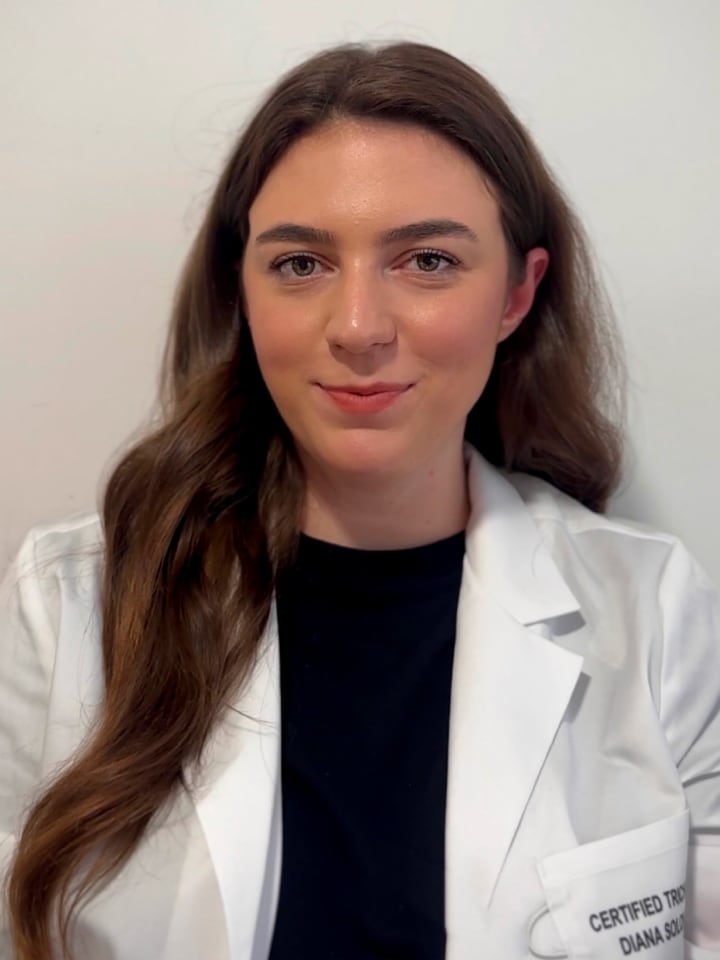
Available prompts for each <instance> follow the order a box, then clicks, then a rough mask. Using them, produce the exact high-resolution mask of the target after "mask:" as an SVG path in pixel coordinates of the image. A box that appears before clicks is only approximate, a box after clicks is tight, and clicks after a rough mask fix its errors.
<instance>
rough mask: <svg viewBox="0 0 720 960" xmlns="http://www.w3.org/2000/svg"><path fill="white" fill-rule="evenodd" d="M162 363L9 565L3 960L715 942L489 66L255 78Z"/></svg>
mask: <svg viewBox="0 0 720 960" xmlns="http://www.w3.org/2000/svg"><path fill="white" fill-rule="evenodd" d="M167 356H168V363H167V371H168V373H167V380H166V394H167V403H166V410H165V413H164V417H163V420H162V422H161V423H160V424H159V425H158V427H157V429H156V430H155V431H154V432H153V433H152V434H151V435H150V436H148V437H147V438H146V439H144V440H143V441H142V442H140V443H139V444H138V445H137V446H135V448H134V449H132V450H131V451H130V453H128V454H127V455H126V456H125V457H124V458H123V460H122V462H121V463H120V464H119V465H118V466H117V468H116V469H115V471H114V473H113V475H112V477H111V478H110V481H109V483H108V486H107V490H106V492H105V499H104V503H103V509H102V516H101V518H99V519H98V518H95V517H86V518H82V519H79V520H74V521H70V522H68V523H66V524H62V525H56V526H52V527H47V528H44V529H43V530H39V531H35V532H34V533H33V534H31V535H30V537H29V538H28V539H27V541H26V543H25V545H24V547H23V549H22V550H21V552H20V555H19V557H18V560H17V563H16V565H15V567H14V569H13V571H11V573H10V575H9V578H8V580H7V586H6V590H7V601H6V604H5V607H6V611H7V612H6V613H5V614H4V616H5V621H4V623H3V628H2V630H3V633H2V646H1V652H2V668H1V669H0V677H1V678H2V679H1V681H0V682H2V684H3V689H2V702H3V708H2V741H1V744H2V756H3V766H2V789H1V790H0V795H1V796H2V807H1V808H0V814H1V817H2V819H1V821H0V829H2V831H3V833H4V834H5V835H6V838H5V842H4V844H3V847H2V849H3V851H4V853H5V855H6V857H7V859H8V862H10V861H11V864H10V868H9V885H8V918H9V934H8V936H9V942H11V943H12V950H13V951H14V955H15V956H16V957H17V958H19V960H31V958H32V960H40V958H42V960H45V958H49V957H51V956H54V955H56V954H55V953H53V950H55V951H57V955H59V949H60V944H64V945H65V946H66V947H67V949H68V951H69V954H70V955H71V956H72V957H73V960H80V958H84V957H92V958H94V960H95V958H113V960H115V958H117V960H120V958H122V960H139V958H143V960H144V958H148V960H150V958H152V960H157V958H165V960H191V958H192V960H195V958H197V957H199V956H208V957H213V958H228V960H251V958H265V957H271V958H272V960H280V958H285V957H294V958H298V957H313V958H323V957H342V958H344V960H347V958H355V957H364V958H367V957H393V958H400V957H413V958H416V957H417V958H419V957H423V958H425V957H427V958H430V957H434V958H439V957H443V956H446V957H447V958H448V960H464V958H469V957H478V956H482V957H490V958H495V957H497V958H511V957H526V956H536V957H547V956H552V957H561V956H581V955H582V956H587V957H616V956H623V955H630V954H632V953H635V952H644V951H648V955H649V956H653V957H658V958H659V957H662V958H666V957H681V956H683V950H684V949H685V950H686V951H687V953H686V954H685V955H687V956H691V957H694V958H705V957H711V956H718V955H720V924H719V922H718V916H720V910H718V903H719V895H718V890H720V847H718V846H717V842H716V838H717V833H718V830H719V829H720V760H719V755H720V651H719V649H718V631H717V619H716V613H715V612H714V611H715V607H714V606H713V602H714V601H713V597H712V593H711V590H710V588H709V586H708V585H707V583H706V580H705V579H704V577H703V574H702V573H701V572H700V571H699V570H698V569H697V567H696V565H695V564H694V562H693V561H692V559H691V558H690V557H689V556H688V555H687V553H686V551H685V550H684V549H683V548H682V546H681V545H679V544H678V543H676V542H674V541H673V540H672V539H671V538H669V537H667V536H664V535H662V534H658V533H653V532H650V531H647V530H644V529H641V528H639V527H637V526H634V525H631V524H628V523H624V522H616V521H612V520H608V519H606V518H605V517H603V516H602V514H601V511H602V510H603V508H604V506H605V504H606V501H607V498H608V496H609V494H610V493H611V492H612V490H613V488H614V486H615V484H616V481H617V478H618V472H619V462H620V443H619V435H618V430H617V427H616V426H615V425H614V423H615V421H614V419H613V416H612V414H611V410H612V401H613V397H614V396H616V393H615V390H616V379H615V380H614V379H613V376H614V374H615V373H617V370H618V362H617V359H616V357H615V355H614V348H613V340H612V335H611V327H610V325H609V322H608V321H607V320H606V318H605V315H604V312H603V305H602V298H601V296H600V294H599V292H598V289H597V286H596V285H595V283H594V281H593V274H592V268H591V263H590V260H589V257H588V254H587V252H586V247H585V245H584V242H583V239H582V232H581V230H580V228H579V226H578V225H577V223H576V221H575V219H574V217H573V215H572V213H571V211H570V209H569V207H568V205H567V203H566V201H565V200H564V198H563V196H562V193H561V192H560V190H559V189H558V187H557V186H556V185H555V183H554V182H553V179H552V177H551V175H550V174H549V172H548V170H547V169H546V167H545V165H544V163H543V161H542V160H541V158H540V156H539V155H538V152H537V150H536V148H535V147H534V146H533V144H532V142H531V141H530V139H529V138H528V135H527V134H526V133H525V132H524V130H523V129H522V127H521V125H520V124H519V122H518V121H517V119H516V118H514V117H513V115H512V114H511V112H510V111H509V109H508V107H507V106H506V105H505V104H504V102H503V101H502V99H501V98H500V97H499V95H498V94H497V92H496V91H495V90H494V89H493V88H492V87H491V86H490V85H489V84H488V83H487V81H485V80H484V79H483V78H482V77H480V76H479V75H478V74H477V73H475V72H474V71H473V70H472V69H471V68H470V67H468V66H466V65H464V64H462V63H460V62H458V61H457V60H455V59H454V58H453V57H451V56H450V55H448V54H446V53H443V52H441V51H438V50H435V49H433V48H430V47H426V46H422V45H416V44H396V45H391V46H388V47H385V48H383V49H378V50H370V49H366V48H363V47H359V46H347V47H342V48H337V49H334V50H330V51H327V52H325V53H322V54H320V55H317V56H315V57H313V58H311V59H310V60H308V61H307V62H306V63H304V64H302V65H301V66H299V67H298V68H296V69H295V70H293V71H292V72H290V73H289V74H288V75H287V76H286V77H284V78H283V79H282V80H281V82H280V83H279V85H278V86H277V87H276V88H275V90H274V91H273V92H272V93H271V94H270V96H269V97H268V99H267V100H266V102H265V103H264V104H263V105H262V106H261V107H260V108H259V110H258V111H257V113H256V115H255V116H254V118H253V119H252V121H251V122H250V124H249V126H248V128H247V130H246V131H245V132H244V134H243V136H242V137H241V139H240V140H239V142H238V144H237V146H236V148H235V149H234V151H233V153H232V156H231V157H230V159H229V161H228V163H227V166H226V168H225V170H224V172H223V174H222V176H221V178H220V182H219V184H218V186H217V189H216V192H215V195H214V197H213V199H212V202H211V204H210V207H209V210H208V213H207V216H206V219H205V222H204V224H203V226H202V228H201V230H200V232H199V235H198V237H197V240H196V242H195V245H194V248H193V250H192V251H191V254H190V257H189V259H188V262H187V266H186V269H185V271H184V274H183V277H182V280H181V283H180V286H179V291H178V295H177V301H176V304H175V312H174V321H173V327H172V332H171V338H170V343H169V349H168V354H167ZM689 830H691V837H692V840H691V845H690V855H689V858H688V837H689ZM685 940H686V941H687V942H686V944H685V947H683V943H684V941H685ZM7 949H8V950H10V949H11V948H10V947H8V948H7ZM653 951H654V952H653Z"/></svg>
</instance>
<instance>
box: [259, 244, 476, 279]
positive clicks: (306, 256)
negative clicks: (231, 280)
mask: <svg viewBox="0 0 720 960" xmlns="http://www.w3.org/2000/svg"><path fill="white" fill-rule="evenodd" d="M423 256H425V257H427V256H431V257H438V259H440V260H442V261H444V262H445V264H446V265H447V266H446V267H445V269H444V270H418V271H416V272H417V273H425V274H433V273H446V272H447V271H448V270H451V269H453V268H454V267H457V266H459V264H460V261H459V260H456V259H455V257H451V256H450V254H449V253H443V251H442V250H435V249H434V248H432V247H426V248H424V249H423V250H416V251H415V252H414V253H413V254H412V255H411V256H410V257H409V258H408V259H409V260H414V259H416V258H417V257H423ZM293 260H312V261H314V262H315V263H319V262H320V260H319V259H318V257H316V256H315V255H314V254H312V253H286V254H284V255H283V256H282V257H278V259H277V260H274V261H273V262H272V263H271V264H270V270H271V271H272V272H273V273H280V270H281V268H282V267H283V266H284V265H285V264H286V263H292V262H293ZM312 276H314V274H310V275H309V276H308V277H301V276H299V277H296V279H298V280H303V279H308V280H309V279H310V278H311V277H312Z"/></svg>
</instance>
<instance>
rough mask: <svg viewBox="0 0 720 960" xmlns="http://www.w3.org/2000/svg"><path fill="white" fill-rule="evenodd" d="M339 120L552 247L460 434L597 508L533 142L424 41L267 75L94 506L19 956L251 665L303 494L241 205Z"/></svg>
mask: <svg viewBox="0 0 720 960" xmlns="http://www.w3.org/2000/svg"><path fill="white" fill-rule="evenodd" d="M344 118H364V119H368V120H370V119H372V120H376V121H378V122H392V123H402V124H415V125H419V126H421V127H423V128H426V129H428V130H431V131H433V132H434V133H436V134H438V135H440V136H442V137H445V138H446V139H447V140H448V141H449V142H451V143H452V144H454V145H455V146H456V147H458V148H459V149H461V150H462V151H464V153H465V154H467V155H468V156H470V157H471V158H472V159H473V160H474V162H475V163H476V164H477V166H478V168H479V170H480V171H481V173H482V175H483V176H484V178H485V180H486V182H487V184H488V186H489V187H490V189H491V190H492V192H493V194H494V196H495V198H496V200H497V202H498V205H499V208H500V213H501V220H502V227H503V232H504V236H505V240H506V242H507V246H508V251H509V255H510V262H511V264H514V269H515V270H516V271H517V272H518V273H519V274H521V273H522V269H523V263H524V255H525V253H526V252H527V251H528V250H530V249H531V248H532V247H536V246H541V247H545V248H546V249H547V250H548V251H549V253H550V262H549V267H548V270H547V272H546V274H545V276H544V278H543V280H542V281H541V283H540V286H539V288H538V290H537V293H536V297H535V301H534V304H533V307H532V309H531V311H530V313H529V314H528V316H527V317H526V318H525V320H524V322H523V323H522V324H521V325H520V327H519V328H518V330H517V331H516V332H515V333H514V334H513V335H512V336H511V337H509V338H508V339H507V340H505V341H504V342H503V343H501V344H500V345H499V348H498V351H497V355H496V359H495V363H494V367H493V370H492V373H491V376H490V380H489V382H488V384H487V386H486V388H485V390H484V391H483V393H482V396H481V397H480V399H479V400H478V402H477V404H476V405H475V407H474V408H473V410H472V411H471V413H470V416H469V418H468V421H467V428H466V437H467V439H468V441H469V442H471V443H472V444H473V445H474V446H475V447H476V448H477V449H478V450H479V451H480V452H481V453H482V454H483V455H484V456H485V457H486V458H487V459H488V460H490V461H491V462H492V463H495V464H498V465H500V466H502V467H504V468H507V469H508V470H520V471H525V472H529V473H532V474H535V475H537V476H540V477H543V478H544V479H546V480H547V481H549V482H550V483H552V484H554V485H555V486H556V487H558V488H559V489H561V490H563V491H565V492H567V493H568V494H570V495H571V496H572V497H574V498H576V499H577V500H579V501H581V502H582V503H584V504H586V505H587V506H589V507H590V508H591V509H593V510H596V511H601V510H603V509H604V508H605V505H606V502H607V499H608V496H609V495H610V494H611V493H612V491H613V489H614V488H615V486H616V484H617V482H618V479H619V472H620V467H621V437H622V432H621V428H622V402H621V400H622V362H621V357H620V355H619V351H618V348H617V341H616V337H615V334H614V327H613V322H612V316H611V312H610V310H609V308H608V305H607V301H606V298H605V296H604V294H603V291H602V287H601V285H600V284H599V282H598V279H597V275H596V272H595V270H594V267H593V260H592V256H591V254H590V252H589V249H588V243H587V241H586V239H585V236H584V233H583V230H582V228H581V225H580V224H579V222H578V220H577V218H576V216H575V214H574V213H573V211H572V209H571V207H570V205H569V203H568V202H567V200H566V198H565V196H564V194H563V192H562V190H561V189H560V187H559V186H558V184H557V182H556V180H555V179H554V177H553V175H552V173H551V172H550V170H549V169H548V167H547V165H546V164H545V162H544V160H543V158H542V157H541V155H540V153H539V151H538V149H537V147H536V146H535V145H534V143H533V141H532V139H531V138H530V136H529V134H528V133H527V131H526V130H525V128H524V127H523V125H522V124H521V123H520V121H519V120H518V119H517V118H516V116H515V115H514V114H513V112H512V111H511V109H510V108H509V106H508V105H507V104H506V102H505V101H504V99H503V98H502V97H501V95H500V94H499V93H498V92H497V90H496V89H495V88H494V87H493V86H492V84H491V83H490V82H489V81H488V80H487V79H485V78H484V77H483V76H482V75H481V74H479V73H478V72H476V71H475V70H474V69H473V68H471V67H470V66H468V65H467V64H465V63H463V62H461V61H460V60H458V59H456V58H455V57H453V56H452V55H450V54H449V53H446V52H443V51H441V50H438V49H435V48H433V47H431V46H426V45H423V44H417V43H392V44H386V45H383V46H376V47H372V46H366V45H360V44H347V45H343V46H339V47H334V48H332V49H329V50H325V51H323V52H321V53H318V54H316V55H314V56H312V57H310V58H309V59H307V60H306V61H305V62H303V63H301V64H300V65H299V66H297V67H295V68H294V69H292V70H291V71H290V72H288V73H287V74H286V75H285V76H283V77H282V78H281V79H280V81H279V82H278V83H277V85H276V86H275V87H274V88H273V89H272V90H271V92H270V93H269V95H268V96H267V97H266V99H265V100H264V101H263V102H262V103H261V105H260V106H259V108H258V109H257V110H256V112H255V114H254V116H253V117H252V118H251V119H250V121H249V123H248V124H247V126H246V127H245V129H244V131H243V132H242V134H241V135H240V137H239V139H238V140H237V142H236V144H235V145H234V147H233V148H232V150H231V152H230V155H229V157H228V160H227V162H226V164H225V166H224V169H223V170H222V173H221V175H220V177H219V181H218V183H217V186H216V188H215V190H214V194H213V195H212V198H211V200H210V202H209V205H208V209H207V213H206V215H205V217H204V221H203V223H202V225H201V227H200V229H199V231H198V234H197V236H196V238H195V240H194V243H193V245H192V248H191V250H190V252H189V255H188V257H187V260H186V263H185V266H184V269H183V271H182V275H181V277H180V280H179V283H178V287H177V291H176V296H175V301H174V307H173V314H172V321H171V328H170V333H169V338H168V344H167V348H166V356H165V366H164V372H163V405H162V415H161V417H160V419H159V421H158V422H157V423H156V424H155V425H154V426H153V427H152V429H151V430H149V431H148V432H147V433H146V435H145V436H144V437H143V438H142V439H141V440H140V441H138V442H136V443H135V444H134V446H133V447H132V448H131V449H130V450H129V452H127V453H125V454H124V455H123V456H122V459H121V460H120V462H119V463H117V465H116V466H115V467H114V469H113V472H112V474H111V475H110V477H109V480H108V482H107V485H106V488H105V491H104V496H103V503H102V520H103V532H104V555H103V578H104V579H103V583H102V594H101V614H102V615H101V622H102V655H103V664H104V682H105V696H104V701H103V704H102V706H101V709H100V713H99V716H98V718H97V720H96V722H95V725H94V727H93V730H92V732H91V736H90V737H89V739H88V741H87V743H86V744H85V745H84V746H83V747H82V749H81V750H80V751H79V753H78V754H77V755H76V756H74V757H72V758H71V759H70V761H69V763H68V764H67V765H66V766H65V767H64V768H63V770H62V771H61V773H60V774H59V775H58V776H57V777H56V778H55V779H54V780H53V781H52V782H51V783H49V784H45V785H44V787H43V789H44V792H43V793H42V794H41V795H40V797H39V799H38V800H37V801H36V802H35V804H34V805H33V807H32V808H31V810H30V812H29V814H28V816H27V818H26V821H25V823H24V827H23V830H22V833H21V836H20V838H19V841H18V845H17V849H16V852H15V856H14V861H13V864H12V868H11V872H10V876H9V881H8V887H7V897H8V908H9V916H10V930H11V938H12V943H13V947H14V951H15V956H16V957H17V960H50V958H51V957H56V956H65V957H71V956H72V939H73V938H72V929H73V927H72V923H73V919H74V917H75V915H76V911H77V910H78V909H80V908H81V906H82V903H83V902H84V900H85V899H86V898H87V897H89V896H91V895H92V894H94V893H95V892H96V891H97V890H98V888H99V887H100V886H101V885H103V884H104V883H106V882H107V881H108V880H109V879H110V878H111V877H112V876H114V875H116V874H117V873H118V871H120V870H121V869H122V867H123V865H124V864H125V863H126V861H127V860H128V858H129V857H130V856H131V855H132V853H133V851H134V849H135V848H136V847H137V845H138V844H139V842H140V841H141V839H142V837H143V834H144V832H145V831H146V830H147V828H148V824H149V823H150V822H151V820H152V819H153V818H154V817H155V816H156V815H157V814H158V813H159V812H160V811H161V810H162V808H164V807H165V806H166V805H167V804H168V802H169V801H171V799H172V797H173V795H174V794H175V792H176V791H178V790H188V789H191V786H190V779H189V777H188V772H189V771H192V770H193V769H195V768H196V765H197V764H198V761H200V760H201V758H202V753H203V748H204V746H205V745H206V743H207V740H208V736H209V734H210V732H211V731H212V730H213V729H214V727H215V726H216V725H217V724H219V723H220V722H222V718H223V714H224V712H225V711H226V710H227V709H228V708H229V706H230V705H232V703H233V702H234V701H236V698H237V696H238V694H239V692H240V691H241V689H242V687H243V684H244V683H245V682H246V680H247V678H248V676H249V675H250V673H251V671H252V669H253V665H254V662H255V657H256V653H257V650H258V647H259V645H260V641H261V638H262V635H263V630H264V628H265V625H266V622H267V619H268V615H269V612H270V609H271V604H272V601H273V593H274V589H275V584H276V580H277V577H278V574H279V572H280V571H281V570H282V569H283V567H284V566H285V565H286V564H288V563H289V562H290V560H291V559H292V556H293V552H294V549H295V546H296V542H297V537H298V530H299V524H300V516H301V510H302V505H303V496H304V480H303V474H302V470H301V468H300V464H299V461H298V458H297V456H296V454H295V451H294V447H293V442H292V437H291V436H290V435H289V432H288V430H287V428H286V427H285V425H284V423H283V421H282V420H281V418H280V416H279V414H278V412H277V410H276V408H275V406H274V404H273V402H272V400H271V398H270V396H269V394H268V391H267V389H266V387H265V385H264V383H263V380H262V376H261V374H260V371H259V369H258V365H257V361H256V358H255V354H254V350H253V345H252V341H251V338H250V333H249V329H248V324H247V323H246V320H245V318H244V316H243V310H242V301H243V298H242V290H241V289H240V281H239V272H238V264H239V262H240V261H241V259H242V255H243V251H244V247H245V243H246V241H247V236H248V211H249V209H250V206H251V204H252V202H253V200H254V198H255V196H256V195H257V193H258V191H259V190H260V188H261V186H262V184H263V182H264V180H265V178H266V177H267V176H268V173H269V171H270V170H271V169H272V168H273V166H274V165H275V164H276V163H277V162H278V160H279V159H280V158H281V157H282V156H283V154H284V152H285V151H286V150H287V149H288V148H289V147H290V146H291V145H292V144H293V143H294V142H295V141H297V140H298V138H300V137H303V136H304V135H306V134H309V133H310V132H312V131H313V130H317V129H318V128H319V127H321V126H322V125H323V124H327V123H331V122H335V121H338V120H342V119H344Z"/></svg>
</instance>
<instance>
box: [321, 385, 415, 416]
mask: <svg viewBox="0 0 720 960" xmlns="http://www.w3.org/2000/svg"><path fill="white" fill-rule="evenodd" d="M317 386H318V387H320V389H321V390H322V391H323V393H324V394H325V395H326V396H327V397H328V398H329V399H330V400H331V401H332V402H333V403H334V404H335V406H337V407H339V408H340V409H341V410H343V411H345V412H346V413H380V412H381V411H382V410H386V409H387V408H388V407H391V406H392V405H393V404H395V403H396V402H398V401H399V400H400V399H401V398H402V397H403V396H404V395H405V394H407V393H408V392H409V391H410V390H411V389H412V387H413V384H412V383H371V384H362V385H359V384H344V385H342V386H331V385H329V384H323V383H319V384H317Z"/></svg>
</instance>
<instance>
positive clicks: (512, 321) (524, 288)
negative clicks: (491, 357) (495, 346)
mask: <svg viewBox="0 0 720 960" xmlns="http://www.w3.org/2000/svg"><path fill="white" fill-rule="evenodd" d="M549 263H550V254H549V253H548V252H547V250H545V249H544V248H543V247H533V249H532V250H529V251H528V253H527V254H526V255H525V276H524V277H523V279H522V280H521V281H520V282H519V283H517V284H516V285H515V286H511V287H510V289H509V290H508V294H507V299H506V301H505V310H504V312H503V316H502V320H501V321H500V329H499V330H498V339H497V342H498V343H500V342H501V341H503V340H505V339H507V337H509V336H510V334H511V333H514V332H515V330H517V328H518V327H519V326H520V324H521V323H522V321H523V320H524V319H525V317H526V316H527V315H528V313H529V312H530V308H531V307H532V305H533V300H534V299H535V291H536V290H537V288H538V287H539V285H540V281H541V280H542V278H543V277H544V276H545V271H546V270H547V268H548V264H549Z"/></svg>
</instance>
